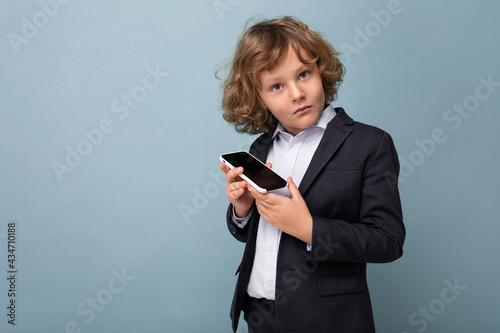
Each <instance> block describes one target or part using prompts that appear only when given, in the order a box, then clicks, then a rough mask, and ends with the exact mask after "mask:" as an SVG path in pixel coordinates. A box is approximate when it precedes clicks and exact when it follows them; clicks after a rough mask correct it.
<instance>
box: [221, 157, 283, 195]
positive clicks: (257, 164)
mask: <svg viewBox="0 0 500 333" xmlns="http://www.w3.org/2000/svg"><path fill="white" fill-rule="evenodd" d="M219 159H220V160H221V162H222V163H224V164H225V165H227V166H228V167H230V168H231V169H234V168H237V167H240V166H241V167H243V173H242V174H241V175H240V177H241V178H243V179H244V180H246V181H247V182H248V184H250V185H252V187H253V188H255V189H256V190H257V191H259V192H260V193H266V192H269V191H272V190H276V189H278V188H282V187H285V186H287V184H288V183H287V181H286V180H284V179H283V178H281V177H280V176H279V175H278V174H277V173H276V172H274V171H273V170H271V169H270V168H268V167H267V165H265V164H264V163H262V162H261V161H259V160H258V159H257V158H256V157H255V156H253V155H252V154H250V153H247V152H246V151H237V152H234V153H227V154H222V155H220V157H219Z"/></svg>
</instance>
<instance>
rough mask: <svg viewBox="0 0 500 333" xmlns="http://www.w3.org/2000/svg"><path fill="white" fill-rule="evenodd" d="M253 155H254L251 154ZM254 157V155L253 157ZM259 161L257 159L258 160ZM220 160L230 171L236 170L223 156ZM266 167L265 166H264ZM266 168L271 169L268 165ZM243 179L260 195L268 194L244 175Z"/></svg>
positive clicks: (242, 175)
mask: <svg viewBox="0 0 500 333" xmlns="http://www.w3.org/2000/svg"><path fill="white" fill-rule="evenodd" d="M239 152H240V151H235V152H231V153H227V154H232V153H239ZM245 153H248V154H250V153H249V152H246V151H245ZM250 155H252V154H250ZM252 156H253V155H252ZM253 157H254V158H256V157H255V156H253ZM256 159H257V158H256ZM219 160H220V161H221V162H222V163H224V164H225V165H227V166H228V167H229V168H230V169H234V166H233V165H232V164H231V163H229V162H228V161H226V160H225V159H224V157H222V155H220V156H219ZM264 165H265V164H264ZM266 168H269V167H268V166H267V165H266ZM240 177H241V178H243V180H245V181H246V182H247V183H248V184H250V185H251V186H252V187H253V188H254V189H256V190H257V191H258V192H260V193H267V190H266V189H265V188H262V187H260V186H258V185H257V184H255V183H254V182H253V181H252V180H250V179H249V178H248V177H247V176H245V175H244V174H241V175H240Z"/></svg>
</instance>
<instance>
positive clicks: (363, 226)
mask: <svg viewBox="0 0 500 333" xmlns="http://www.w3.org/2000/svg"><path fill="white" fill-rule="evenodd" d="M372 150H373V151H374V152H373V153H371V154H370V158H367V159H366V161H365V163H366V166H365V168H364V170H363V173H362V180H361V187H360V189H359V192H358V193H359V196H358V195H356V196H354V197H353V198H350V199H352V200H353V202H354V203H353V204H355V205H359V217H358V218H357V220H354V221H352V220H351V221H346V220H345V219H342V218H340V217H336V216H335V215H334V216H332V218H327V217H324V216H323V217H320V216H314V214H312V215H313V237H312V248H311V251H306V249H305V247H304V249H302V252H303V255H304V256H305V257H306V259H308V260H316V261H342V262H358V263H383V262H390V261H394V260H396V259H398V258H399V257H401V255H402V253H403V242H404V239H405V227H404V225H403V216H402V209H401V202H400V197H399V191H398V188H397V178H398V175H399V161H398V157H397V153H396V149H395V147H394V143H393V142H392V139H391V137H390V136H389V134H387V133H385V132H383V135H382V136H381V138H380V142H379V144H378V147H377V145H376V144H375V145H373V149H372ZM387 175H392V176H391V177H387ZM333 185H334V184H333ZM357 202H359V204H358V203H357Z"/></svg>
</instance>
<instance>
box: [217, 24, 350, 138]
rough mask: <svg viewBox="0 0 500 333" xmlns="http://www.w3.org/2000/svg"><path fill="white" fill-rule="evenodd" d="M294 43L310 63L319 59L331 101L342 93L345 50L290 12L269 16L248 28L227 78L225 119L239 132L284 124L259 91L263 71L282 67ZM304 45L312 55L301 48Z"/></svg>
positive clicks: (223, 103)
mask: <svg viewBox="0 0 500 333" xmlns="http://www.w3.org/2000/svg"><path fill="white" fill-rule="evenodd" d="M290 46H291V47H292V48H293V49H294V51H295V53H296V55H297V57H298V58H299V59H300V61H301V62H303V63H304V64H312V63H316V64H317V65H318V68H319V72H320V75H321V81H322V84H323V90H324V93H325V105H326V104H328V102H331V101H333V100H335V98H337V91H338V88H339V86H340V84H341V83H342V76H343V75H344V73H345V68H344V65H342V63H341V62H340V60H339V59H338V58H337V56H338V55H339V54H340V53H338V52H337V51H335V49H334V48H333V47H332V46H331V45H330V44H329V42H328V41H327V40H326V39H325V38H323V37H322V35H321V34H320V33H318V32H314V31H311V30H310V29H309V27H308V26H307V25H305V24H304V23H302V22H301V21H299V20H297V19H294V18H292V17H289V16H285V17H282V18H279V19H272V20H264V21H261V22H258V23H256V24H254V25H253V26H251V27H250V28H248V29H247V30H246V31H245V32H244V33H243V35H242V36H241V38H240V40H239V41H238V43H237V45H236V50H235V53H234V57H233V59H232V62H231V68H230V71H229V73H228V75H227V77H226V79H225V81H224V85H223V97H222V108H223V110H224V113H223V118H224V120H226V121H227V122H229V123H234V126H235V129H236V131H238V132H242V133H249V134H258V133H263V132H265V131H267V130H268V129H269V128H271V127H274V126H276V125H277V124H278V121H277V119H276V118H275V117H274V116H273V115H272V113H271V112H270V111H269V110H267V109H266V107H265V106H264V103H263V102H262V100H261V98H260V96H259V90H260V89H261V84H260V80H259V75H260V73H261V72H263V71H270V70H272V69H274V68H275V67H276V66H278V65H279V64H280V63H281V61H282V60H283V59H284V57H285V56H286V54H287V52H288V49H289V47H290ZM301 50H304V51H305V52H306V54H307V55H308V56H309V57H310V59H305V58H304V57H303V56H302V55H301V53H302V52H300V51H301Z"/></svg>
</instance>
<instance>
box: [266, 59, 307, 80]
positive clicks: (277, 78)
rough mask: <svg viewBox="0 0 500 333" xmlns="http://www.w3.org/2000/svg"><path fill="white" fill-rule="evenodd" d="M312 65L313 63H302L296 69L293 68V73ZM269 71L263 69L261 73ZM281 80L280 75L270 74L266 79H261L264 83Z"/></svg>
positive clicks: (302, 70)
mask: <svg viewBox="0 0 500 333" xmlns="http://www.w3.org/2000/svg"><path fill="white" fill-rule="evenodd" d="M312 67H313V64H302V65H301V66H300V67H298V68H297V69H296V70H295V73H302V72H304V71H305V70H308V69H310V68H312ZM265 72H267V73H270V72H269V71H264V72H263V73H265ZM279 80H281V77H280V76H279V75H276V76H270V77H269V78H267V79H266V80H263V81H265V82H266V83H271V81H272V82H274V81H279Z"/></svg>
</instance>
